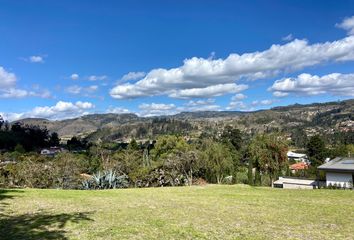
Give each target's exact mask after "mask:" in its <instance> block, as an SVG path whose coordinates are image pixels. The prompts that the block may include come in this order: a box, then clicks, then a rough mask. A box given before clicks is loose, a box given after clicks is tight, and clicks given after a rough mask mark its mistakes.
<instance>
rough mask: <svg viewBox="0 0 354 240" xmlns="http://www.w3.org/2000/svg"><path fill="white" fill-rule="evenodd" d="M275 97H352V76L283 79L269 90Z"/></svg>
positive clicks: (353, 75) (310, 76)
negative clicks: (293, 95) (321, 95)
mask: <svg viewBox="0 0 354 240" xmlns="http://www.w3.org/2000/svg"><path fill="white" fill-rule="evenodd" d="M269 90H270V91H272V92H273V95H274V96H276V97H282V96H287V95H289V94H295V95H319V94H331V95H335V96H351V97H353V96H354V74H353V73H351V74H341V73H331V74H328V75H324V76H317V75H311V74H307V73H303V74H300V75H298V76H297V77H295V78H284V79H280V80H277V81H275V82H274V84H273V86H271V87H270V88H269Z"/></svg>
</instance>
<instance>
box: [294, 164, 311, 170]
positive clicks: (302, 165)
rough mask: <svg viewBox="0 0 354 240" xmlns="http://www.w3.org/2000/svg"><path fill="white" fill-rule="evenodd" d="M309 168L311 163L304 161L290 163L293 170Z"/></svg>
mask: <svg viewBox="0 0 354 240" xmlns="http://www.w3.org/2000/svg"><path fill="white" fill-rule="evenodd" d="M308 168H309V165H308V164H307V163H304V162H299V163H295V164H292V165H290V169H291V170H304V169H308Z"/></svg>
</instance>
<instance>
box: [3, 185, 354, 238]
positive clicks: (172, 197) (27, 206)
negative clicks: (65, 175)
mask: <svg viewBox="0 0 354 240" xmlns="http://www.w3.org/2000/svg"><path fill="white" fill-rule="evenodd" d="M0 209H1V210H0V239H3V240H6V239H354V191H349V190H345V191H344V190H285V189H271V188H262V187H249V186H243V185H234V186H225V185H224V186H217V185H207V186H203V187H198V186H196V187H176V188H144V189H122V190H104V191H75V190H38V189H24V190H0Z"/></svg>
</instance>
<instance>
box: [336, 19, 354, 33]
mask: <svg viewBox="0 0 354 240" xmlns="http://www.w3.org/2000/svg"><path fill="white" fill-rule="evenodd" d="M336 26H337V27H339V28H342V29H344V30H346V31H347V32H348V34H349V35H353V34H354V16H352V17H349V18H345V19H344V20H343V22H341V23H339V24H336Z"/></svg>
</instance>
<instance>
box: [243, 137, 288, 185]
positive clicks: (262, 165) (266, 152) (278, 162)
mask: <svg viewBox="0 0 354 240" xmlns="http://www.w3.org/2000/svg"><path fill="white" fill-rule="evenodd" d="M248 151H249V152H248V154H249V157H250V161H251V163H250V165H251V166H254V167H255V168H256V179H255V182H256V184H260V183H261V178H260V172H263V173H267V174H268V175H269V178H270V183H271V185H272V184H273V179H274V177H276V175H277V174H278V173H279V172H280V170H281V169H282V168H283V167H286V166H287V164H286V163H287V151H288V146H287V144H286V142H285V141H284V140H283V139H282V138H281V137H280V136H279V135H277V134H261V135H256V136H255V137H254V138H253V139H252V141H251V143H250V146H249V150H248ZM249 171H252V169H249ZM249 174H250V173H249Z"/></svg>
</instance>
